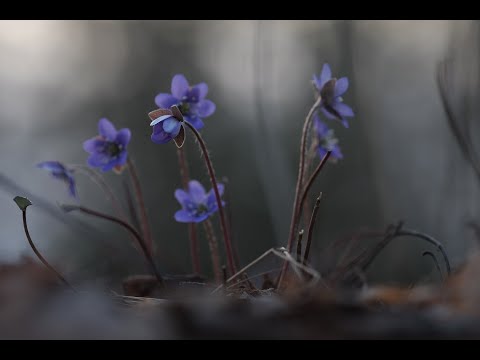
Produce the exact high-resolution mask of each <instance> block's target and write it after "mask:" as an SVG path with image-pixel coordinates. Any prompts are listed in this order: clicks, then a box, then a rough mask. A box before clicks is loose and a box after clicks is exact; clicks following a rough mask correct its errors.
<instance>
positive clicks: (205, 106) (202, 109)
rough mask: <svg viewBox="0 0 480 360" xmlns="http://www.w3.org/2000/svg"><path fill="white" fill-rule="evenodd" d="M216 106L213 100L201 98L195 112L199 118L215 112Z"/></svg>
mask: <svg viewBox="0 0 480 360" xmlns="http://www.w3.org/2000/svg"><path fill="white" fill-rule="evenodd" d="M215 109H216V106H215V104H214V103H213V101H210V100H202V101H200V102H199V103H198V107H197V114H198V116H200V117H201V118H205V117H207V116H210V115H212V114H213V113H214V112H215Z"/></svg>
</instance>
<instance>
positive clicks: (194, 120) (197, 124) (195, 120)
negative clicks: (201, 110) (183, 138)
mask: <svg viewBox="0 0 480 360" xmlns="http://www.w3.org/2000/svg"><path fill="white" fill-rule="evenodd" d="M185 120H187V121H188V122H189V123H190V124H192V125H193V127H194V128H195V129H197V130H200V129H202V128H203V127H204V126H205V124H204V123H203V121H202V119H200V118H199V117H198V116H185Z"/></svg>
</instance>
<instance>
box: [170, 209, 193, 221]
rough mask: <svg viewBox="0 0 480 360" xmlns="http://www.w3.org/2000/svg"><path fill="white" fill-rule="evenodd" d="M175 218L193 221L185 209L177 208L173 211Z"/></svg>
mask: <svg viewBox="0 0 480 360" xmlns="http://www.w3.org/2000/svg"><path fill="white" fill-rule="evenodd" d="M175 220H177V221H178V222H182V223H190V222H195V220H194V218H193V216H192V214H191V213H190V212H188V211H186V210H178V211H177V212H176V213H175Z"/></svg>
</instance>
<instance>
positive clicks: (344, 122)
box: [342, 118, 350, 129]
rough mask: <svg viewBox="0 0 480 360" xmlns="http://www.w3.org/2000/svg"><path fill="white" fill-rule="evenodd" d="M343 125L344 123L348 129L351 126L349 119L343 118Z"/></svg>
mask: <svg viewBox="0 0 480 360" xmlns="http://www.w3.org/2000/svg"><path fill="white" fill-rule="evenodd" d="M342 125H343V126H344V127H345V128H346V129H348V128H349V127H350V125H348V120H347V119H345V118H342Z"/></svg>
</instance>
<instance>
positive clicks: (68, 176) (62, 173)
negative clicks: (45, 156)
mask: <svg viewBox="0 0 480 360" xmlns="http://www.w3.org/2000/svg"><path fill="white" fill-rule="evenodd" d="M37 167H38V168H40V169H45V170H47V171H49V172H50V174H51V175H52V176H53V177H54V178H55V179H59V180H61V181H63V182H64V183H65V184H67V186H68V193H69V194H70V196H71V197H73V198H77V190H76V186H75V178H74V176H73V170H72V169H68V168H67V167H66V166H65V165H63V164H62V163H61V162H59V161H43V162H41V163H38V164H37Z"/></svg>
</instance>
